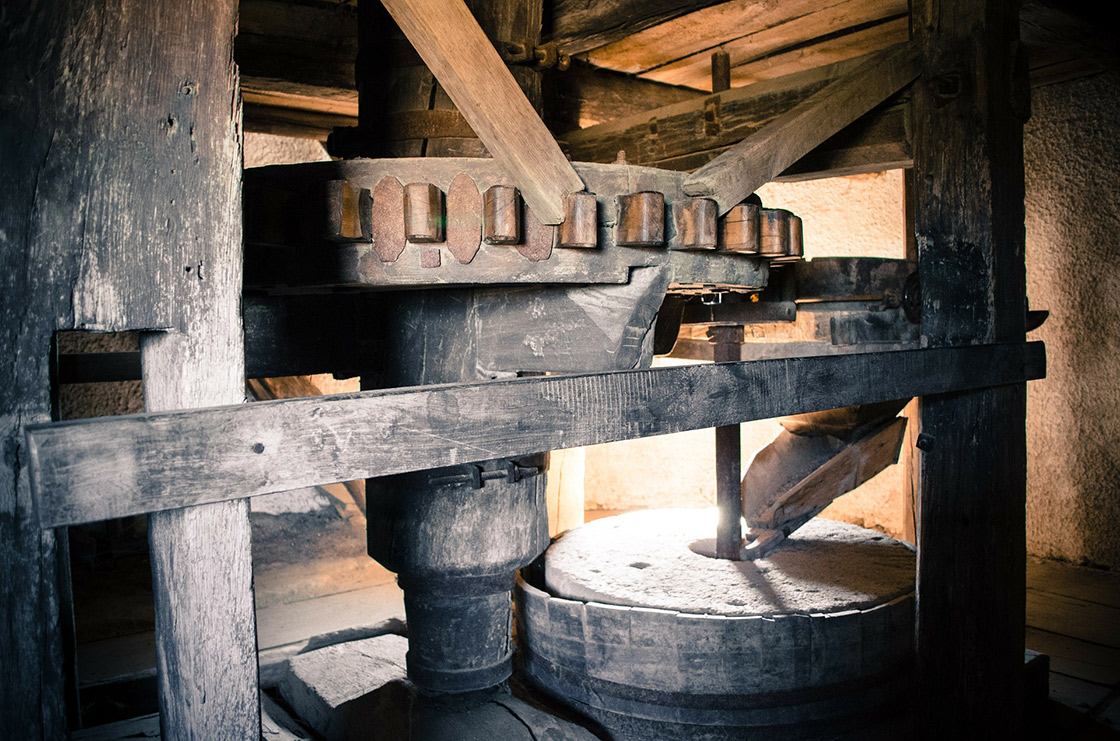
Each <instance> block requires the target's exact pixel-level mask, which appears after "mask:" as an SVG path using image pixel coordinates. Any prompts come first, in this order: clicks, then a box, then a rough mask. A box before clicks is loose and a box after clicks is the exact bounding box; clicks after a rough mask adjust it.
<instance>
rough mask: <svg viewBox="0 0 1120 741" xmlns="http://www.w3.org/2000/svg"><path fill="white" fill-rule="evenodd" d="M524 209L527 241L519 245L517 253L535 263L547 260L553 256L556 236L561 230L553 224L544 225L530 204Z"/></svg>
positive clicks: (524, 206)
mask: <svg viewBox="0 0 1120 741" xmlns="http://www.w3.org/2000/svg"><path fill="white" fill-rule="evenodd" d="M523 208H524V212H523V224H524V226H525V241H524V242H523V243H520V244H518V245H517V251H518V252H520V253H521V254H522V255H523V256H524V257H525V258H527V259H529V260H531V261H533V262H540V261H541V260H547V259H548V258H549V257H551V256H552V248H553V246H555V244H556V234H557V232H558V231H559V229H558V228H557V227H555V226H553V225H551V224H544V223H542V222H541V220H540V219H538V218H537V217H536V216H535V215H534V214H533V212H532V210H530V209H529V206H528V204H525V205H523Z"/></svg>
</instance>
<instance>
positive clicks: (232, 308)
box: [0, 0, 260, 739]
mask: <svg viewBox="0 0 1120 741" xmlns="http://www.w3.org/2000/svg"><path fill="white" fill-rule="evenodd" d="M11 5H12V6H13V7H12V8H11V11H10V12H7V11H8V10H9V9H8V7H7V6H5V11H6V12H5V13H3V14H0V38H4V40H5V43H3V44H0V79H2V80H3V82H2V83H0V107H2V108H3V110H4V114H3V115H2V116H0V162H3V163H4V174H5V176H4V177H3V178H0V444H2V456H3V463H2V465H0V564H3V568H2V569H0V626H3V627H0V672H2V673H3V679H2V680H0V738H5V739H6V738H13V739H14V738H19V739H36V738H50V739H55V738H64V737H65V736H66V731H67V729H66V726H65V722H66V721H65V709H64V707H63V705H64V701H63V691H62V688H63V679H62V671H61V667H62V661H63V659H62V651H61V641H60V638H59V635H60V626H59V609H58V579H59V578H60V577H59V569H58V568H57V566H56V562H55V561H56V549H57V546H56V538H55V534H54V533H52V532H50V531H46V532H44V531H42V530H40V528H39V523H38V518H37V517H36V515H35V512H34V510H33V507H32V503H31V497H30V492H29V486H28V481H27V473H26V470H27V467H26V461H25V457H26V451H25V450H24V445H23V427H24V426H26V425H27V424H31V423H35V422H45V421H47V420H48V419H49V414H50V386H49V376H50V370H49V363H48V358H49V352H50V346H51V341H52V335H53V334H54V332H55V331H57V330H60V329H90V330H99V331H119V330H130V329H143V330H153V329H161V330H169V331H168V332H167V333H166V335H161V336H159V337H149V338H147V339H146V340H145V355H146V357H145V374H146V377H147V388H146V393H147V397H148V403H149V407H150V408H160V409H166V408H171V407H178V406H203V405H209V404H216V403H231V402H236V401H239V400H240V399H241V398H242V392H241V389H242V384H243V378H242V376H243V373H242V363H243V361H242V350H241V329H240V319H239V314H238V306H239V294H240V271H241V250H240V245H241V216H240V210H241V204H240V178H241V149H240V133H239V132H240V126H241V122H240V115H241V114H240V107H239V95H238V90H237V74H236V69H235V67H234V64H233V37H234V35H235V32H236V28H237V3H236V2H235V0H175V1H172V0H155V1H153V2H125V3H68V2H64V1H63V0H46V1H45V2H38V3H31V2H26V0H24V1H22V2H21V0H15V2H13V3H11ZM152 525H153V526H152V536H151V537H152V541H153V550H154V553H153V566H154V570H155V574H154V576H155V586H156V592H157V595H158V602H159V610H160V613H161V614H160V617H159V618H158V620H157V628H158V632H159V636H158V642H159V644H160V649H159V660H160V667H159V668H160V671H161V680H160V681H161V685H162V687H163V692H162V695H163V697H162V704H163V707H164V710H165V716H164V728H163V737H164V738H165V739H170V738H188V737H189V738H256V737H258V736H259V728H260V726H259V719H258V717H257V715H258V711H257V682H256V662H255V653H254V649H255V645H254V643H255V641H254V626H253V612H252V595H251V592H250V588H251V575H250V570H249V568H250V567H249V565H250V560H249V557H250V554H249V547H248V519H247V506H246V503H245V502H239V503H231V504H228V505H227V504H223V505H220V506H217V507H206V508H198V509H195V510H191V511H184V512H181V513H173V514H169V515H165V516H161V518H159V519H158V520H155V521H153V523H152Z"/></svg>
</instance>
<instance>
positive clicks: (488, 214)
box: [482, 185, 521, 244]
mask: <svg viewBox="0 0 1120 741" xmlns="http://www.w3.org/2000/svg"><path fill="white" fill-rule="evenodd" d="M482 241H483V242H485V243H486V244H518V243H519V242H520V241H521V194H520V193H518V192H517V188H514V187H513V186H512V185H491V186H490V187H489V188H487V189H486V194H485V195H484V196H483V199H482Z"/></svg>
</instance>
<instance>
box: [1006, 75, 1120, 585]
mask: <svg viewBox="0 0 1120 741" xmlns="http://www.w3.org/2000/svg"><path fill="white" fill-rule="evenodd" d="M1032 107H1033V116H1032V118H1031V120H1030V122H1029V123H1028V124H1027V126H1026V130H1025V133H1024V150H1025V154H1024V159H1025V164H1026V207H1027V209H1026V210H1027V245H1026V248H1027V295H1028V296H1029V298H1030V301H1031V306H1032V308H1038V309H1049V311H1050V319H1049V320H1048V321H1047V322H1046V324H1044V325H1043V326H1042V328H1041V329H1039V330H1037V331H1036V332H1034V333H1032V335H1031V339H1040V340H1043V341H1045V342H1046V348H1047V357H1048V366H1049V367H1048V370H1047V378H1046V380H1044V381H1036V382H1034V383H1033V384H1031V387H1030V391H1029V393H1028V394H1027V449H1028V456H1027V549H1028V551H1030V552H1031V553H1032V554H1036V555H1040V556H1047V557H1056V558H1062V559H1066V560H1069V561H1073V562H1076V563H1084V564H1087V565H1094V566H1101V567H1106V568H1109V569H1112V570H1120V528H1117V526H1116V524H1117V522H1120V448H1118V447H1117V444H1116V441H1117V440H1118V439H1120V183H1118V181H1117V178H1116V173H1117V172H1120V146H1118V145H1117V143H1116V133H1117V132H1116V126H1117V121H1120V74H1117V73H1108V74H1104V75H1099V76H1097V77H1093V78H1089V79H1083V80H1076V81H1073V82H1068V83H1063V84H1058V85H1051V86H1047V87H1042V88H1037V89H1035V90H1034V93H1033V100H1032Z"/></svg>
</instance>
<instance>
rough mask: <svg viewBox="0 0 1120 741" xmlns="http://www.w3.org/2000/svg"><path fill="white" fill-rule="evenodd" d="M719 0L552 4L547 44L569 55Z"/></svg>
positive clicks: (567, 1)
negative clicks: (557, 47) (549, 42)
mask: <svg viewBox="0 0 1120 741" xmlns="http://www.w3.org/2000/svg"><path fill="white" fill-rule="evenodd" d="M721 1H722V0H608V2H594V3H589V2H586V1H585V0H557V2H554V3H552V4H551V8H550V9H549V10H550V17H549V20H550V21H551V24H550V25H551V33H550V34H548V36H547V38H546V40H548V41H555V42H556V44H557V46H559V47H560V48H561V49H563V50H564V51H566V52H568V53H569V54H578V53H579V52H584V51H587V50H589V49H594V48H596V47H600V46H603V45H604V44H609V43H611V42H612V41H617V40H619V39H624V38H626V37H628V36H630V35H632V34H634V33H635V32H637V31H640V30H642V29H644V28H650V27H656V26H658V25H661V24H662V23H665V22H666V21H668V20H670V19H672V18H675V17H678V16H682V15H685V14H686V13H691V12H693V11H695V10H697V9H698V8H701V7H704V6H707V5H718V4H720V2H721Z"/></svg>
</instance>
